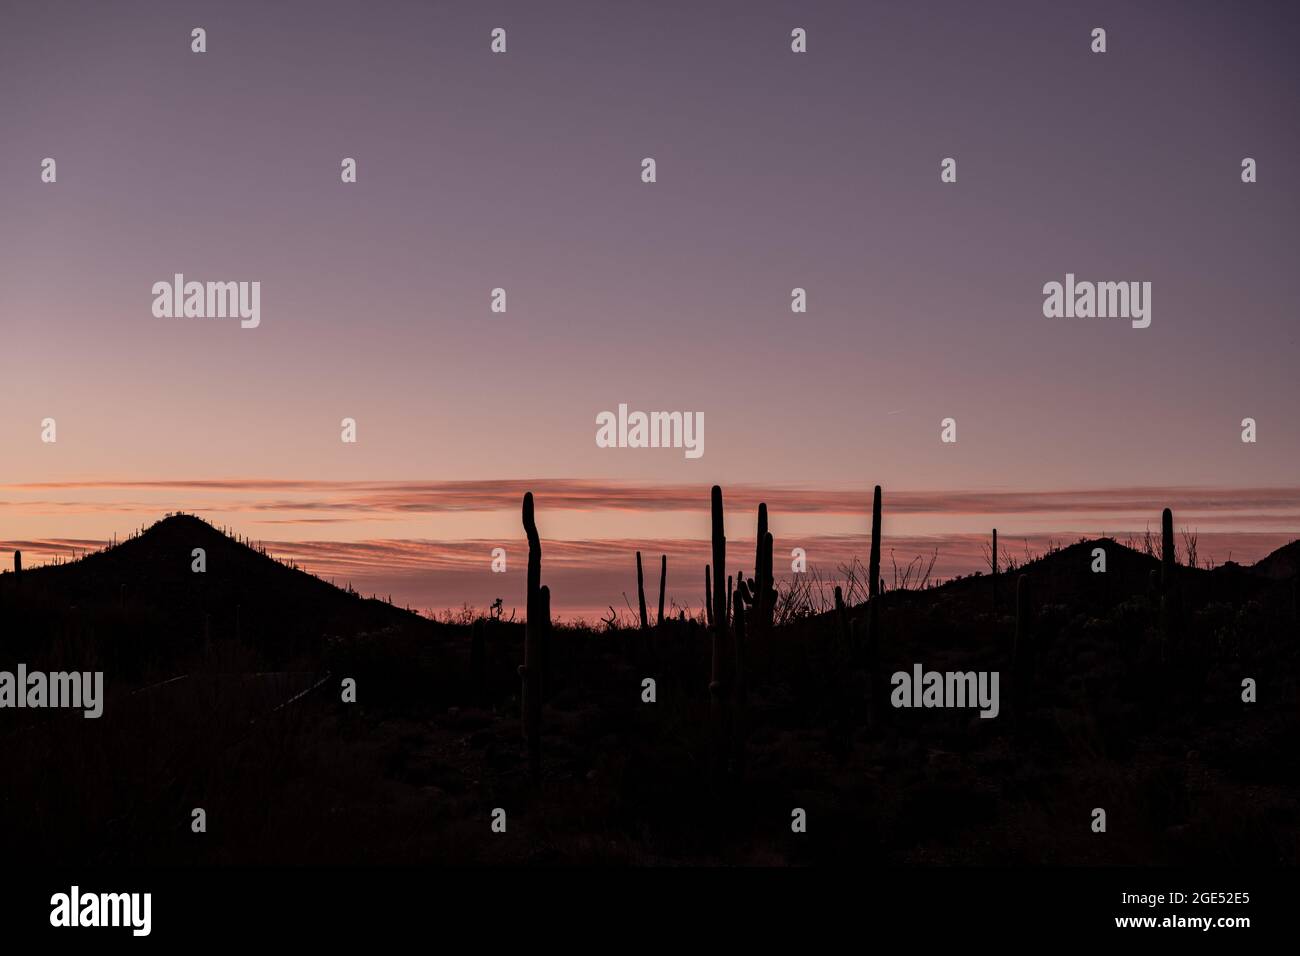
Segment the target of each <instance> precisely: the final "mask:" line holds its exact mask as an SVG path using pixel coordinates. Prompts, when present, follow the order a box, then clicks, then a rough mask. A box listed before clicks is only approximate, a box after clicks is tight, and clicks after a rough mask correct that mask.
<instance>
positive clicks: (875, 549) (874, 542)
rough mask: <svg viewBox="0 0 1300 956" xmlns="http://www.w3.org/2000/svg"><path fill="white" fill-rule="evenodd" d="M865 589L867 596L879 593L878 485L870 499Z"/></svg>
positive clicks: (870, 596) (871, 596)
mask: <svg viewBox="0 0 1300 956" xmlns="http://www.w3.org/2000/svg"><path fill="white" fill-rule="evenodd" d="M867 570H868V572H869V573H868V576H867V589H868V594H867V596H868V597H869V598H873V597H875V596H876V595H877V594H879V593H880V587H879V582H880V486H879V485H876V493H875V495H874V496H873V498H872V501H871V563H870V565H869V566H868V568H867Z"/></svg>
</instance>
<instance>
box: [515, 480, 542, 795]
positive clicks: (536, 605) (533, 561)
mask: <svg viewBox="0 0 1300 956" xmlns="http://www.w3.org/2000/svg"><path fill="white" fill-rule="evenodd" d="M524 531H525V533H526V534H527V535H528V593H527V596H526V604H525V607H526V609H527V615H528V616H527V619H526V620H525V622H524V663H523V665H522V666H521V667H520V668H519V676H520V677H521V678H522V681H523V694H522V697H521V701H520V703H521V707H520V711H521V716H522V718H523V732H524V737H525V739H527V741H528V765H529V770H530V772H531V773H532V775H533V778H534V779H537V778H538V777H540V776H541V770H542V750H541V740H542V687H541V684H542V666H541V665H542V660H541V655H542V640H543V637H542V627H543V625H542V613H543V612H542V595H541V591H542V586H541V582H542V540H541V537H540V536H539V535H538V534H537V522H536V520H535V519H534V517H533V493H532V492H531V491H529V492H525V493H524Z"/></svg>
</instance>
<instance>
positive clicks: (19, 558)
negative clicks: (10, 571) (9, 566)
mask: <svg viewBox="0 0 1300 956" xmlns="http://www.w3.org/2000/svg"><path fill="white" fill-rule="evenodd" d="M22 583H23V553H22V552H21V551H15V552H14V584H16V585H17V584H22Z"/></svg>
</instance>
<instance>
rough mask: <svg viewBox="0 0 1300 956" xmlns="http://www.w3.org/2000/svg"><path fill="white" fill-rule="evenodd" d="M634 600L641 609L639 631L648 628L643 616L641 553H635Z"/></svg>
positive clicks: (648, 624) (643, 580) (643, 577)
mask: <svg viewBox="0 0 1300 956" xmlns="http://www.w3.org/2000/svg"><path fill="white" fill-rule="evenodd" d="M636 599H637V605H638V606H639V607H640V608H641V630H643V631H644V630H645V629H646V628H647V627H649V626H650V622H649V621H647V620H646V616H645V575H644V574H642V572H641V552H640V551H638V552H637V553H636Z"/></svg>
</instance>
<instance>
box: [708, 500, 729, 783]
mask: <svg viewBox="0 0 1300 956" xmlns="http://www.w3.org/2000/svg"><path fill="white" fill-rule="evenodd" d="M711 503H712V518H713V605H714V606H713V648H712V651H713V653H712V660H711V664H710V671H709V718H710V720H709V722H710V725H711V728H710V729H711V733H710V735H709V736H710V738H711V749H712V751H713V753H712V760H711V761H710V762H711V764H712V774H713V779H714V784H715V785H716V784H717V783H718V782H719V781H720V779H721V777H722V773H723V770H724V767H725V764H726V758H727V749H728V748H727V732H726V720H727V712H726V690H727V686H726V675H725V673H724V666H725V654H726V639H727V633H728V630H727V614H728V611H727V605H728V604H729V603H730V602H731V600H732V597H731V581H730V579H729V578H728V577H727V572H726V567H727V538H726V535H725V534H724V528H723V522H722V489H721V488H720V487H718V486H717V485H714V486H713V492H712V502H711Z"/></svg>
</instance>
